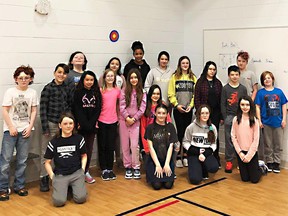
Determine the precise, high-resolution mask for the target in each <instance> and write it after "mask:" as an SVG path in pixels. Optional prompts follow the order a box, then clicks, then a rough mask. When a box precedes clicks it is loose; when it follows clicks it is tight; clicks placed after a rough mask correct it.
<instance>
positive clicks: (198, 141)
mask: <svg viewBox="0 0 288 216" xmlns="http://www.w3.org/2000/svg"><path fill="white" fill-rule="evenodd" d="M192 142H193V143H194V144H195V146H203V145H211V143H210V142H209V141H208V138H207V133H206V134H205V136H204V135H203V133H195V134H194V135H193V138H192Z"/></svg>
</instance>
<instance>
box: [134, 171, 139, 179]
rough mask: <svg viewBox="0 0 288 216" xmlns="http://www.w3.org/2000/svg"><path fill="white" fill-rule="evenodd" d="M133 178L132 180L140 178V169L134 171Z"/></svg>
mask: <svg viewBox="0 0 288 216" xmlns="http://www.w3.org/2000/svg"><path fill="white" fill-rule="evenodd" d="M133 178H134V179H140V178H141V173H140V169H134V175H133Z"/></svg>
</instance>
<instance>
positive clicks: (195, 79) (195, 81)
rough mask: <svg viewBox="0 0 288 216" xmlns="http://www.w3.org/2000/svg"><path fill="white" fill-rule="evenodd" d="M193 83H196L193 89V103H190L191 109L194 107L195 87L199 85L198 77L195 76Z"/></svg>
mask: <svg viewBox="0 0 288 216" xmlns="http://www.w3.org/2000/svg"><path fill="white" fill-rule="evenodd" d="M193 82H194V87H193V88H194V89H193V95H192V98H191V101H190V107H192V108H193V107H194V98H195V85H196V84H197V78H196V76H193Z"/></svg>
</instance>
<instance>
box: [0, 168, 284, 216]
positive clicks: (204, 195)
mask: <svg viewBox="0 0 288 216" xmlns="http://www.w3.org/2000/svg"><path fill="white" fill-rule="evenodd" d="M115 170H116V172H115V173H116V175H117V179H116V180H114V181H105V182H104V181H102V179H101V178H100V171H99V170H96V168H94V169H93V168H92V171H91V174H92V175H93V176H96V183H94V184H91V185H87V187H88V192H89V196H88V200H87V202H86V203H85V204H82V205H78V204H75V203H74V202H73V200H72V199H70V200H68V201H67V203H66V205H65V206H64V207H61V208H55V207H53V206H52V204H51V191H50V192H47V193H41V192H40V191H39V182H33V183H30V184H28V189H29V196H27V197H19V196H18V195H16V194H14V193H12V194H11V195H10V200H9V201H6V202H0V215H1V216H2V215H4V216H9V215H13V216H15V215H16V216H22V215H31V216H36V215H49V216H57V215H61V216H62V215H85V216H90V215H91V216H95V215H139V216H144V215H149V216H150V215H172V216H176V215H185V216H188V215H197V216H198V215H205V216H206V215H245V216H246V215H253V216H257V215H259V216H260V215H261V216H264V215H287V208H288V170H284V169H282V170H281V173H280V174H275V173H269V174H268V175H267V176H263V178H262V179H261V181H260V182H259V183H258V184H251V183H244V182H241V180H240V175H239V171H238V170H237V169H233V173H232V174H227V173H225V172H224V168H223V167H222V169H220V170H219V171H218V172H217V173H216V174H215V175H211V174H210V176H209V177H210V178H209V180H206V181H205V182H204V181H203V183H202V184H200V185H196V186H195V185H191V184H189V183H188V180H187V168H176V174H177V179H176V181H175V184H174V187H173V188H172V189H171V190H166V189H161V190H159V191H154V190H153V189H152V188H151V187H150V186H149V185H147V184H146V180H145V175H144V171H142V178H141V179H140V180H134V179H131V180H126V179H124V169H119V168H118V169H115Z"/></svg>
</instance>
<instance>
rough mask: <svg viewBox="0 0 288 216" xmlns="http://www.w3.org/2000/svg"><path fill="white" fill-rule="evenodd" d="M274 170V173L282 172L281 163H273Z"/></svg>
mask: <svg viewBox="0 0 288 216" xmlns="http://www.w3.org/2000/svg"><path fill="white" fill-rule="evenodd" d="M273 172H274V173H280V164H279V163H273Z"/></svg>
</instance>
